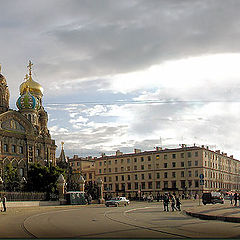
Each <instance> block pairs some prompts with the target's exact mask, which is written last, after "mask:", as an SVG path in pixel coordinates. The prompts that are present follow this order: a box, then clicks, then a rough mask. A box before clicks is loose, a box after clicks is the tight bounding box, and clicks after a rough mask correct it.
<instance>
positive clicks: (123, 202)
mask: <svg viewBox="0 0 240 240" xmlns="http://www.w3.org/2000/svg"><path fill="white" fill-rule="evenodd" d="M129 203H130V201H129V200H128V199H126V197H116V198H112V199H111V200H108V201H106V202H105V205H106V207H110V206H115V207H118V206H127V205H129Z"/></svg>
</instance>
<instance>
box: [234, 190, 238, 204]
mask: <svg viewBox="0 0 240 240" xmlns="http://www.w3.org/2000/svg"><path fill="white" fill-rule="evenodd" d="M237 200H238V194H237V193H236V192H235V193H234V206H237Z"/></svg>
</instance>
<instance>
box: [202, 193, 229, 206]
mask: <svg viewBox="0 0 240 240" xmlns="http://www.w3.org/2000/svg"><path fill="white" fill-rule="evenodd" d="M202 202H203V204H204V205H206V204H215V203H221V204H223V203H224V198H223V196H222V194H221V193H219V192H208V193H203V195H202Z"/></svg>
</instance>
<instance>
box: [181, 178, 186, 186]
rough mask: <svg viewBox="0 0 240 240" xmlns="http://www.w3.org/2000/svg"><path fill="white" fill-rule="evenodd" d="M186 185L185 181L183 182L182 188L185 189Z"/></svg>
mask: <svg viewBox="0 0 240 240" xmlns="http://www.w3.org/2000/svg"><path fill="white" fill-rule="evenodd" d="M185 187H186V184H185V180H181V188H185Z"/></svg>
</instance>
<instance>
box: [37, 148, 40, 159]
mask: <svg viewBox="0 0 240 240" xmlns="http://www.w3.org/2000/svg"><path fill="white" fill-rule="evenodd" d="M39 156H40V149H39V148H38V149H37V157H39Z"/></svg>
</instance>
